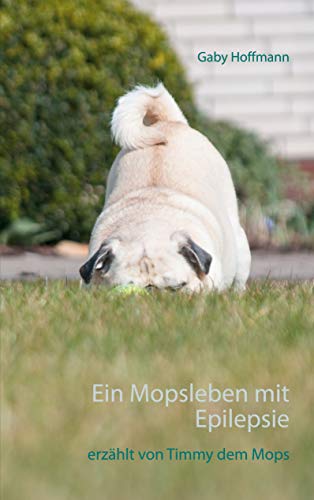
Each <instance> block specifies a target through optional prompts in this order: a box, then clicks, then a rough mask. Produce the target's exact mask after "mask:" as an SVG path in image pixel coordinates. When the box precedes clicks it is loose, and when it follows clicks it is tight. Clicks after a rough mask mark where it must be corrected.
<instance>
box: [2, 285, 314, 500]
mask: <svg viewBox="0 0 314 500" xmlns="http://www.w3.org/2000/svg"><path fill="white" fill-rule="evenodd" d="M0 293H1V302H0V313H1V332H2V348H1V355H2V371H3V374H4V378H5V383H4V390H3V394H2V399H3V410H2V457H3V464H2V465H3V468H4V474H3V476H4V486H3V488H4V491H3V493H4V495H3V498H5V499H6V500H17V499H19V500H24V499H31V500H83V499H84V500H85V499H86V500H87V499H88V500H90V499H97V500H98V499H108V500H111V499H112V500H120V499H124V500H125V499H127V500H133V499H134V500H138V499H139V500H155V499H160V498H163V499H166V500H192V499H193V500H203V499H204V500H205V499H206V500H207V499H210V498H213V499H215V500H216V499H219V500H227V499H228V500H229V499H233V498H236V499H239V500H240V499H241V500H252V499H254V500H260V499H267V500H303V499H304V500H309V499H310V498H312V492H313V487H314V484H313V446H314V431H313V414H314V401H313V393H314V376H313V375H314V373H313V365H314V363H313V347H314V336H313V324H314V307H313V285H311V284H309V283H308V284H275V283H271V282H266V283H261V284H252V285H251V286H250V287H249V289H248V291H247V292H246V293H245V294H243V295H241V296H238V295H236V294H235V293H233V292H229V293H226V294H222V295H215V294H214V295H210V296H207V297H205V296H197V297H192V298H189V297H184V296H180V295H176V294H171V293H166V294H155V295H151V296H149V297H127V298H121V297H116V296H110V295H109V294H108V292H106V291H105V290H100V289H98V290H92V291H86V290H79V289H78V287H77V285H76V284H71V285H69V286H66V285H65V284H64V283H62V282H56V283H48V286H45V284H44V283H34V284H27V283H26V284H22V283H15V284H2V285H0ZM133 382H134V383H137V384H144V383H148V384H149V385H151V386H152V387H154V386H155V387H156V386H157V387H169V386H172V387H177V388H180V387H182V386H185V385H187V384H189V383H190V382H193V383H194V384H195V385H196V386H199V387H203V386H205V387H206V386H207V385H208V383H210V382H211V383H213V384H214V385H216V386H219V387H221V388H223V387H246V388H248V389H250V388H253V387H266V386H270V387H273V386H275V385H276V384H277V383H279V384H282V385H286V386H288V387H289V388H290V391H291V392H290V395H291V398H290V399H291V402H290V403H289V405H288V407H287V408H286V406H287V405H285V406H283V405H280V404H279V405H274V404H262V405H260V406H259V407H258V408H256V406H254V404H253V403H249V404H247V405H241V404H237V405H235V406H234V408H235V410H236V411H237V412H242V411H243V412H244V413H248V412H250V411H253V412H254V411H255V410H258V412H259V413H264V412H267V411H268V410H270V409H271V408H276V409H280V410H284V412H288V414H289V416H290V421H291V422H290V426H289V428H288V429H279V430H269V429H265V430H256V431H255V432H252V433H251V434H248V433H247V432H246V431H244V430H240V429H238V430H230V429H225V430H217V431H215V432H214V433H211V434H210V433H208V432H207V431H206V430H205V429H204V430H203V429H195V427H194V418H195V413H194V412H195V408H196V406H195V405H194V404H193V403H192V404H185V405H180V404H175V405H173V406H171V407H170V408H168V409H167V408H164V407H163V406H162V405H154V404H147V405H143V404H138V405H136V404H133V405H130V404H129V403H127V402H124V403H121V404H111V405H102V404H100V405H97V404H93V403H92V402H91V386H92V384H93V383H104V384H105V383H109V384H110V385H111V386H113V387H121V388H123V389H125V390H127V388H128V387H129V385H130V383H133ZM225 406H228V405H226V404H224V405H222V406H220V407H219V408H220V409H222V408H223V407H225ZM204 407H205V408H206V405H205V406H204ZM117 446H120V447H122V448H123V447H125V446H128V447H131V448H135V449H163V448H165V447H169V446H175V447H178V448H183V449H209V450H211V449H214V450H218V449H220V448H223V447H226V448H228V449H232V450H250V449H252V447H264V448H267V449H272V450H276V449H279V450H289V451H290V454H291V460H289V461H287V462H283V463H277V464H274V463H265V462H264V463H263V462H260V463H250V462H244V463H243V462H229V463H226V462H225V463H223V462H221V463H216V462H215V463H211V464H209V465H205V464H202V463H190V462H186V463H183V462H181V463H166V462H159V463H158V462H155V463H139V462H138V463H121V462H120V463H115V462H112V463H107V462H98V463H97V462H88V460H87V452H88V451H89V450H93V449H98V450H102V449H108V448H110V447H117Z"/></svg>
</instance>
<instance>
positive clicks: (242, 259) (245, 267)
mask: <svg viewBox="0 0 314 500" xmlns="http://www.w3.org/2000/svg"><path fill="white" fill-rule="evenodd" d="M236 245H237V271H236V275H235V278H234V286H235V288H236V289H237V290H239V291H241V290H245V285H246V282H247V280H248V277H249V274H250V269H251V252H250V247H249V243H248V240H247V237H246V234H245V232H244V230H243V229H242V227H241V226H239V230H238V234H237V238H236Z"/></svg>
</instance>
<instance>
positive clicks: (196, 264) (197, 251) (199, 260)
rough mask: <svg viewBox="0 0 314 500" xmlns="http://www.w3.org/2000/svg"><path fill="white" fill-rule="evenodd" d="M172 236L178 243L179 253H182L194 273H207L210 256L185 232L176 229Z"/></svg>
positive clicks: (199, 274) (210, 260) (200, 274)
mask: <svg viewBox="0 0 314 500" xmlns="http://www.w3.org/2000/svg"><path fill="white" fill-rule="evenodd" d="M173 236H174V239H176V240H177V242H178V244H179V254H181V255H183V257H184V258H185V260H186V261H187V262H188V263H189V264H190V265H191V267H192V268H193V269H194V271H195V272H196V274H197V275H198V276H202V275H204V274H208V273H209V268H210V265H211V262H212V256H211V255H210V254H209V253H208V252H206V250H204V249H203V248H201V247H200V246H198V245H197V244H196V243H195V242H194V241H193V240H192V239H191V238H190V237H189V236H188V235H186V234H185V233H182V232H181V231H178V232H177V233H175V234H174V235H173Z"/></svg>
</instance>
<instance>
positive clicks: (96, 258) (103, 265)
mask: <svg viewBox="0 0 314 500" xmlns="http://www.w3.org/2000/svg"><path fill="white" fill-rule="evenodd" d="M113 259H114V255H113V252H112V249H111V247H110V246H108V245H107V244H105V243H103V244H102V245H101V246H100V248H99V249H98V250H97V252H96V253H94V255H92V257H91V258H90V259H88V261H87V262H85V264H83V265H82V266H81V267H80V275H81V276H82V278H83V280H84V281H85V283H87V284H88V283H89V282H90V281H91V279H92V276H93V274H94V271H100V270H101V271H102V274H105V273H107V272H108V271H109V269H110V266H111V263H112V261H113Z"/></svg>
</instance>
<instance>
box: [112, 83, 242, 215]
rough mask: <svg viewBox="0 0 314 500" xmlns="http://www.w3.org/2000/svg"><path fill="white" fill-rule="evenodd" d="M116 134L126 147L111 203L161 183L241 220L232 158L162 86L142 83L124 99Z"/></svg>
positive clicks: (119, 159) (119, 161)
mask: <svg viewBox="0 0 314 500" xmlns="http://www.w3.org/2000/svg"><path fill="white" fill-rule="evenodd" d="M112 133H113V136H114V139H115V141H116V142H117V143H118V144H119V145H120V146H121V147H122V151H121V153H120V154H119V155H118V157H117V159H116V161H115V162H114V164H113V167H112V169H111V172H110V176H109V179H108V185H107V196H106V201H107V203H113V202H115V201H117V200H119V199H120V198H122V197H123V196H125V195H126V194H127V193H129V192H130V190H137V189H141V188H145V187H150V186H154V187H156V186H158V187H161V188H163V187H164V188H168V189H173V190H175V191H177V192H179V193H182V194H185V195H188V196H190V197H191V198H193V199H196V200H198V201H200V202H201V203H203V204H204V205H205V206H206V207H207V208H209V209H210V210H211V211H213V212H214V213H216V212H221V210H224V211H225V212H226V214H225V215H226V216H227V217H228V218H230V219H234V221H233V222H236V221H237V220H238V214H237V202H236V196H235V191H234V187H233V183H232V179H231V176H230V172H229V169H228V166H227V164H226V162H225V161H224V159H223V158H222V156H221V155H220V154H219V152H218V151H217V150H216V149H215V147H214V146H213V145H212V144H211V143H210V142H209V141H208V140H207V138H206V137H204V136H203V135H202V134H200V133H199V132H197V131H196V130H194V129H192V128H191V127H189V125H188V123H187V120H186V119H185V117H184V115H183V114H182V112H181V110H180V108H179V107H178V105H177V104H176V102H175V101H174V99H173V97H172V96H171V95H170V94H169V93H168V91H167V90H166V89H165V87H164V86H163V85H162V84H159V85H158V86H157V87H156V88H147V87H136V89H135V90H133V91H131V92H129V93H128V94H126V95H125V96H123V97H121V98H120V99H119V101H118V105H117V107H116V109H115V111H114V113H113V118H112ZM117 179H119V182H117ZM216 215H217V216H218V215H219V214H218V213H216Z"/></svg>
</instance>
